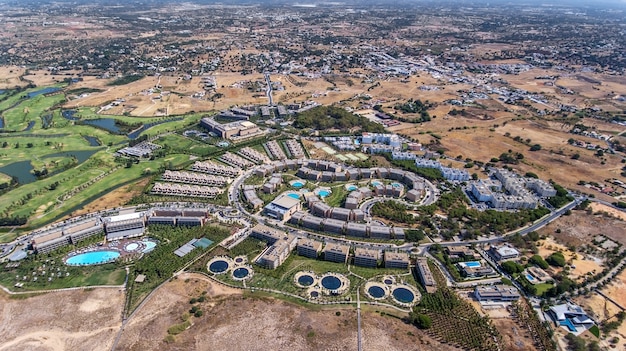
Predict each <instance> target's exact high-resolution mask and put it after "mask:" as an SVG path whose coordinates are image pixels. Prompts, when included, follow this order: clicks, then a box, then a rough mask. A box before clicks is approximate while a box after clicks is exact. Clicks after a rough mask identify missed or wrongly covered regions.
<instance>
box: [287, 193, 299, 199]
mask: <svg viewBox="0 0 626 351" xmlns="http://www.w3.org/2000/svg"><path fill="white" fill-rule="evenodd" d="M287 196H289V197H290V198H292V199H296V200H299V199H300V195H298V194H296V193H289V194H287Z"/></svg>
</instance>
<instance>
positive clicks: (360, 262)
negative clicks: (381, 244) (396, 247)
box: [354, 247, 380, 268]
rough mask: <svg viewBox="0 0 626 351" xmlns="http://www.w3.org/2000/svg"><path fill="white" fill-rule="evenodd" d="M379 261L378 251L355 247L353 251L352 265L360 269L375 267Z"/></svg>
mask: <svg viewBox="0 0 626 351" xmlns="http://www.w3.org/2000/svg"><path fill="white" fill-rule="evenodd" d="M379 259H380V251H379V250H375V249H367V248H364V247H357V248H356V249H354V265H355V266H361V267H374V268H375V267H377V266H378V260H379Z"/></svg>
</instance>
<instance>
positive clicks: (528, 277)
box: [526, 274, 535, 282]
mask: <svg viewBox="0 0 626 351" xmlns="http://www.w3.org/2000/svg"><path fill="white" fill-rule="evenodd" d="M526 279H528V281H529V282H533V281H535V277H533V276H532V275H530V274H526Z"/></svg>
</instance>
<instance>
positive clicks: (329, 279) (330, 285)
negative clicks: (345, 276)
mask: <svg viewBox="0 0 626 351" xmlns="http://www.w3.org/2000/svg"><path fill="white" fill-rule="evenodd" d="M322 286H323V287H324V288H326V289H328V290H337V289H339V287H340V286H341V280H339V278H337V277H334V276H332V275H329V276H326V277H324V278H322Z"/></svg>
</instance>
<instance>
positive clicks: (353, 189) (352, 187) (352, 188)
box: [346, 185, 357, 191]
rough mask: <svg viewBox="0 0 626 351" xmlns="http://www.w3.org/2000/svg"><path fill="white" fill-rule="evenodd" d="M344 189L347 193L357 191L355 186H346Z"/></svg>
mask: <svg viewBox="0 0 626 351" xmlns="http://www.w3.org/2000/svg"><path fill="white" fill-rule="evenodd" d="M346 189H347V190H348V191H355V190H356V189H357V187H356V185H348V186H347V187H346Z"/></svg>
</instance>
